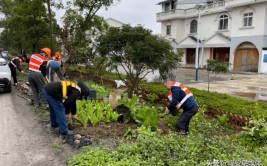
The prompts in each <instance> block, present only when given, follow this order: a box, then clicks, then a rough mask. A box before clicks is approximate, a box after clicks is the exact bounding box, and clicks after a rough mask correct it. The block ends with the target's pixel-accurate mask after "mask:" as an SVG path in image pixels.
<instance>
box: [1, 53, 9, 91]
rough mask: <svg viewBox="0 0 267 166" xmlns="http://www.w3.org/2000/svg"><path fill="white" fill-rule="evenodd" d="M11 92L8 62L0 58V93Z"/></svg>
mask: <svg viewBox="0 0 267 166" xmlns="http://www.w3.org/2000/svg"><path fill="white" fill-rule="evenodd" d="M11 91H12V86H11V71H10V68H9V66H8V62H7V61H6V60H5V59H4V58H2V57H1V56H0V92H7V93H10V92H11Z"/></svg>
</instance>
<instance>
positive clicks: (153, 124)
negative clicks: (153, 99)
mask: <svg viewBox="0 0 267 166" xmlns="http://www.w3.org/2000/svg"><path fill="white" fill-rule="evenodd" d="M134 118H135V120H136V122H137V123H139V124H141V125H142V126H145V127H147V128H148V127H150V128H151V130H152V131H156V129H157V124H158V120H159V116H158V114H157V110H156V108H155V107H148V106H142V107H141V108H140V109H138V110H137V112H136V116H135V117H134Z"/></svg>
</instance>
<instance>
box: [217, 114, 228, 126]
mask: <svg viewBox="0 0 267 166" xmlns="http://www.w3.org/2000/svg"><path fill="white" fill-rule="evenodd" d="M217 118H218V120H219V122H220V124H221V125H223V126H224V125H226V124H227V122H228V120H229V118H228V116H227V115H226V114H223V115H221V116H217Z"/></svg>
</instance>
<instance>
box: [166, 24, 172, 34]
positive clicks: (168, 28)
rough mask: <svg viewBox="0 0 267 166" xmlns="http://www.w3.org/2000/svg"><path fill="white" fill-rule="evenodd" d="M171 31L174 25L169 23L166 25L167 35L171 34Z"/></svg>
mask: <svg viewBox="0 0 267 166" xmlns="http://www.w3.org/2000/svg"><path fill="white" fill-rule="evenodd" d="M171 31H172V26H171V25H167V26H166V35H171Z"/></svg>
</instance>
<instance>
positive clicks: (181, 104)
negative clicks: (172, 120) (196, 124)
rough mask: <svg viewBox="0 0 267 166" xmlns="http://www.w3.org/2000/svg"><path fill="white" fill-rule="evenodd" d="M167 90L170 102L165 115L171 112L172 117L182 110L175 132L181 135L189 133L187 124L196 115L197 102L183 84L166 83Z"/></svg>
mask: <svg viewBox="0 0 267 166" xmlns="http://www.w3.org/2000/svg"><path fill="white" fill-rule="evenodd" d="M164 85H165V86H166V87H167V88H168V89H169V90H170V92H169V94H168V99H169V100H170V103H169V105H168V106H167V108H166V110H165V113H167V114H168V113H169V112H171V113H172V114H173V115H175V114H176V113H177V111H178V110H179V109H180V108H182V109H183V112H182V114H181V115H180V117H179V118H178V120H177V123H176V127H177V131H178V132H179V133H181V134H188V133H189V122H190V120H191V118H192V117H193V116H194V115H195V114H196V113H197V111H198V106H197V102H196V100H195V99H194V97H193V94H192V93H191V91H190V90H189V89H187V88H186V87H185V86H184V85H183V84H181V83H179V82H176V81H174V82H172V81H167V82H165V84H164Z"/></svg>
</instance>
